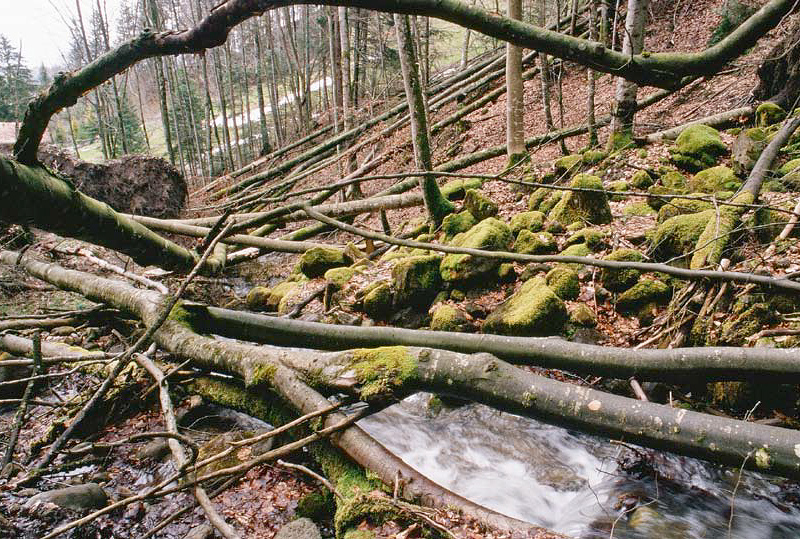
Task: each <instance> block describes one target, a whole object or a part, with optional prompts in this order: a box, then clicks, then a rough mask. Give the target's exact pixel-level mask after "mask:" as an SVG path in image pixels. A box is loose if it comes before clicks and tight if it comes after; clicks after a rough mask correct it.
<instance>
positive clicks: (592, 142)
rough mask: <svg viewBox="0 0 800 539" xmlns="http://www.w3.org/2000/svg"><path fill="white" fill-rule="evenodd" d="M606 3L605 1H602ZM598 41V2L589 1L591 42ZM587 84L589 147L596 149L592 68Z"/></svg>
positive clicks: (588, 74) (588, 69)
mask: <svg viewBox="0 0 800 539" xmlns="http://www.w3.org/2000/svg"><path fill="white" fill-rule="evenodd" d="M600 1H601V2H604V1H605V0H600ZM595 39H597V0H589V40H590V41H594V40H595ZM586 82H587V84H588V87H589V89H588V91H587V96H586V116H587V118H586V124H587V125H588V126H589V146H590V147H592V148H593V147H595V146H597V145H598V144H599V141H598V138H597V126H596V123H597V122H596V120H595V113H594V112H595V105H594V96H595V86H596V85H595V78H594V71H593V70H592V68H591V67H588V68H586Z"/></svg>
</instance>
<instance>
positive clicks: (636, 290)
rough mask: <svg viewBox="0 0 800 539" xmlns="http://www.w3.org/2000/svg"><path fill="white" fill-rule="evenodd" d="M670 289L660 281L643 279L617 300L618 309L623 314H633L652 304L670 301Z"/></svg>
mask: <svg viewBox="0 0 800 539" xmlns="http://www.w3.org/2000/svg"><path fill="white" fill-rule="evenodd" d="M671 293H672V290H671V289H670V287H669V286H668V285H667V284H666V283H664V282H663V281H659V280H658V279H650V278H641V279H639V281H638V282H637V283H636V284H635V285H633V286H632V287H631V288H629V289H628V290H626V291H625V292H623V293H622V294H620V295H619V297H618V298H617V304H616V309H617V312H619V313H622V314H632V313H635V312H637V311H640V310H641V309H642V308H643V307H647V306H648V305H649V304H652V303H663V302H665V301H667V300H669V297H670V295H671Z"/></svg>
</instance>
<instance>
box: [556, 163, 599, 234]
mask: <svg viewBox="0 0 800 539" xmlns="http://www.w3.org/2000/svg"><path fill="white" fill-rule="evenodd" d="M571 186H572V187H578V188H582V189H598V190H602V189H603V181H602V180H601V179H600V178H598V177H597V176H591V175H589V174H578V175H577V176H575V177H574V178H573V179H572V182H571ZM549 217H550V219H551V220H553V221H558V222H559V223H561V224H563V225H564V226H567V225H569V224H571V223H574V222H576V221H578V222H585V223H591V224H594V225H602V224H606V223H610V222H611V207H610V206H609V205H608V197H606V195H605V193H599V192H586V191H567V192H566V193H564V195H562V197H561V200H559V202H558V204H556V205H555V207H554V208H553V209H552V211H551V212H550V216H549Z"/></svg>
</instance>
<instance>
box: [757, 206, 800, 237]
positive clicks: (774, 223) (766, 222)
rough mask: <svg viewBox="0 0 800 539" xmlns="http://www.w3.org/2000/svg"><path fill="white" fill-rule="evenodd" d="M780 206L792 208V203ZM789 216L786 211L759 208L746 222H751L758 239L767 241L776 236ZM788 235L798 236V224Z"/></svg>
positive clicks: (799, 232) (784, 225)
mask: <svg viewBox="0 0 800 539" xmlns="http://www.w3.org/2000/svg"><path fill="white" fill-rule="evenodd" d="M781 207H782V208H783V209H785V210H788V211H792V210H793V209H794V205H793V204H784V205H782V206H781ZM790 217H791V216H790V215H789V214H788V213H786V212H782V211H778V210H773V209H771V208H759V209H758V210H756V211H755V213H754V214H753V217H752V220H751V221H748V224H750V223H752V225H753V226H752V228H754V229H755V231H756V234H757V236H758V239H759V240H760V241H762V242H764V243H767V242H771V241H772V240H774V239H775V238H777V237H778V235H779V234H780V233H781V232H783V229H784V228H785V227H786V225H787V224H788V223H789V218H790ZM789 237H791V238H800V226H797V225H796V226H795V227H794V228H793V229H792V232H791V234H790V236H789Z"/></svg>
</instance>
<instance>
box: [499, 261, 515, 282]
mask: <svg viewBox="0 0 800 539" xmlns="http://www.w3.org/2000/svg"><path fill="white" fill-rule="evenodd" d="M516 280H517V270H516V269H515V268H514V264H510V263H505V264H500V265H499V266H497V281H498V282H501V283H510V282H513V281H516Z"/></svg>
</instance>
